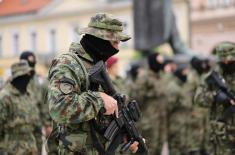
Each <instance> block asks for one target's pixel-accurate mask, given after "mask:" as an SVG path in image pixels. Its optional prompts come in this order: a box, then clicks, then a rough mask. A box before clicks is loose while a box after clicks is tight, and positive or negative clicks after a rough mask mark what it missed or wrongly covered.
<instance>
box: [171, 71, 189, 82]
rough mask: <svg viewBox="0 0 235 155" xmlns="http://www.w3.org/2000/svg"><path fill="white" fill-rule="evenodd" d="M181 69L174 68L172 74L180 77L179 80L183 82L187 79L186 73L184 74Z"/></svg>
mask: <svg viewBox="0 0 235 155" xmlns="http://www.w3.org/2000/svg"><path fill="white" fill-rule="evenodd" d="M182 72H183V70H181V69H179V70H176V71H175V73H174V75H175V76H176V77H177V78H179V79H180V81H182V82H183V83H185V82H186V81H187V75H184V74H183V73H182Z"/></svg>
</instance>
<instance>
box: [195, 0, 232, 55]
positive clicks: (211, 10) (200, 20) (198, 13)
mask: <svg viewBox="0 0 235 155" xmlns="http://www.w3.org/2000/svg"><path fill="white" fill-rule="evenodd" d="M234 19H235V0H191V26H192V39H191V43H192V48H193V49H195V50H197V51H200V52H202V53H207V54H208V53H209V52H210V51H211V50H212V49H213V47H214V46H215V45H216V44H217V43H219V42H220V41H235V20H234Z"/></svg>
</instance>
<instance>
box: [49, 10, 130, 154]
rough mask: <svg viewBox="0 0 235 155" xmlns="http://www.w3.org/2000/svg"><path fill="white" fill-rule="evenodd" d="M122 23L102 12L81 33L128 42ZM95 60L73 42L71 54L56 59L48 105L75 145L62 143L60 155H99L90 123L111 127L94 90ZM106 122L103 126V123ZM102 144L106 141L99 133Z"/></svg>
mask: <svg viewBox="0 0 235 155" xmlns="http://www.w3.org/2000/svg"><path fill="white" fill-rule="evenodd" d="M122 24H123V23H122V22H120V21H119V20H118V19H116V18H113V17H112V16H111V15H109V14H104V13H98V14H96V15H95V16H93V17H92V18H91V21H90V23H89V25H88V28H84V29H81V31H80V34H90V35H93V36H95V37H98V38H101V39H104V40H109V41H126V40H128V39H130V37H129V36H127V35H125V34H124V33H122V30H123V28H122ZM93 65H94V61H93V59H92V58H91V57H90V56H89V55H88V54H87V52H86V51H85V50H84V49H83V47H82V46H81V45H80V44H77V43H72V44H71V46H70V49H69V53H66V54H63V55H61V56H59V57H58V58H56V59H54V60H53V62H52V64H51V67H50V70H49V75H48V78H49V87H48V103H49V112H50V115H51V117H52V119H53V120H54V121H55V122H56V123H57V124H59V132H60V133H62V134H65V135H66V136H65V138H66V139H68V140H69V141H70V142H71V143H72V145H68V146H67V147H65V146H64V145H63V144H62V143H63V142H62V141H60V145H59V154H79V153H83V154H85V155H86V154H87V155H90V154H97V153H98V152H97V151H96V150H95V149H94V147H93V143H92V137H91V131H90V130H91V126H90V121H91V120H95V121H99V123H98V122H97V125H98V126H102V127H107V125H108V124H109V122H110V121H109V120H110V118H109V117H108V116H103V115H102V114H99V110H100V109H101V108H102V107H104V102H103V100H102V98H101V96H100V93H99V92H98V91H92V90H90V89H89V88H90V86H91V85H90V81H89V78H88V73H87V72H88V71H89V69H91V68H92V66H93ZM100 122H102V123H100ZM97 137H98V139H99V140H100V142H101V143H102V144H103V145H105V144H106V140H105V139H104V137H103V136H100V135H99V134H98V133H97Z"/></svg>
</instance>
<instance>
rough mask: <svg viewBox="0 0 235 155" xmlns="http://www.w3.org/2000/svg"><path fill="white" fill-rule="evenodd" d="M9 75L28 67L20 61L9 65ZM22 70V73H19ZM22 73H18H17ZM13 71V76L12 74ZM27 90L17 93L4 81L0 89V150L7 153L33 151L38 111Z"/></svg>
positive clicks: (23, 154) (33, 154) (21, 154)
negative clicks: (10, 72) (3, 85)
mask: <svg viewBox="0 0 235 155" xmlns="http://www.w3.org/2000/svg"><path fill="white" fill-rule="evenodd" d="M11 69H12V72H13V74H12V76H13V79H14V78H16V77H18V76H19V75H24V74H27V73H29V72H25V71H26V70H27V71H30V69H29V66H28V63H27V62H26V61H25V62H23V61H21V62H19V63H15V64H13V65H12V67H11ZM23 72H24V73H23ZM20 73H22V74H20ZM16 75H17V76H16ZM35 105H36V104H35V103H34V100H33V98H32V96H31V94H30V93H29V92H26V93H21V92H19V91H18V90H17V89H16V88H15V87H13V85H12V84H11V83H10V82H8V83H7V84H6V85H5V87H4V88H3V89H2V90H1V92H0V124H1V126H0V133H1V140H0V148H1V149H0V150H3V152H4V153H6V154H9V155H13V154H15V155H37V154H38V152H37V147H36V140H35V137H34V135H33V131H34V126H35V123H36V122H38V121H39V112H38V109H37V107H36V106H35Z"/></svg>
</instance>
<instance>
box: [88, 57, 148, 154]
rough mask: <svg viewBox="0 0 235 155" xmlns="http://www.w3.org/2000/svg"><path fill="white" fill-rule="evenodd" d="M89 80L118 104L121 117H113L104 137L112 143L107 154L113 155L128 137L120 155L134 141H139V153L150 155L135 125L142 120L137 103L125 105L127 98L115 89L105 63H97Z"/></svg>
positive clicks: (90, 72) (132, 102)
mask: <svg viewBox="0 0 235 155" xmlns="http://www.w3.org/2000/svg"><path fill="white" fill-rule="evenodd" d="M89 78H90V81H91V82H93V83H96V84H100V85H101V87H102V88H103V90H104V92H105V93H106V94H108V95H110V96H112V97H113V98H115V99H116V100H117V102H118V116H119V117H118V118H116V117H115V116H113V120H112V121H111V122H110V124H109V126H108V128H107V129H106V130H105V133H104V137H105V138H106V139H107V140H108V141H110V145H109V147H108V149H107V152H109V154H113V152H114V151H115V150H116V149H117V147H118V146H119V145H120V144H121V143H122V141H123V137H125V136H126V137H127V139H128V142H127V143H125V144H123V145H122V147H121V150H120V153H124V152H125V151H127V150H128V149H129V147H130V145H131V144H132V143H133V142H134V141H138V142H139V145H138V147H139V149H138V152H137V153H138V154H141V155H148V149H147V146H146V144H145V142H144V139H143V137H142V136H141V134H140V133H139V131H138V130H137V128H136V127H135V124H134V122H136V121H138V120H139V118H140V109H139V106H138V104H137V102H136V101H131V102H130V103H129V104H127V105H126V104H125V97H124V96H123V95H121V94H119V93H118V92H117V91H116V90H115V89H114V87H113V84H112V81H111V80H110V77H109V76H108V73H107V72H106V68H105V65H104V62H103V61H99V62H98V63H96V65H95V66H94V68H92V69H91V70H90V71H89ZM101 110H102V113H104V112H105V109H101Z"/></svg>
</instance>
